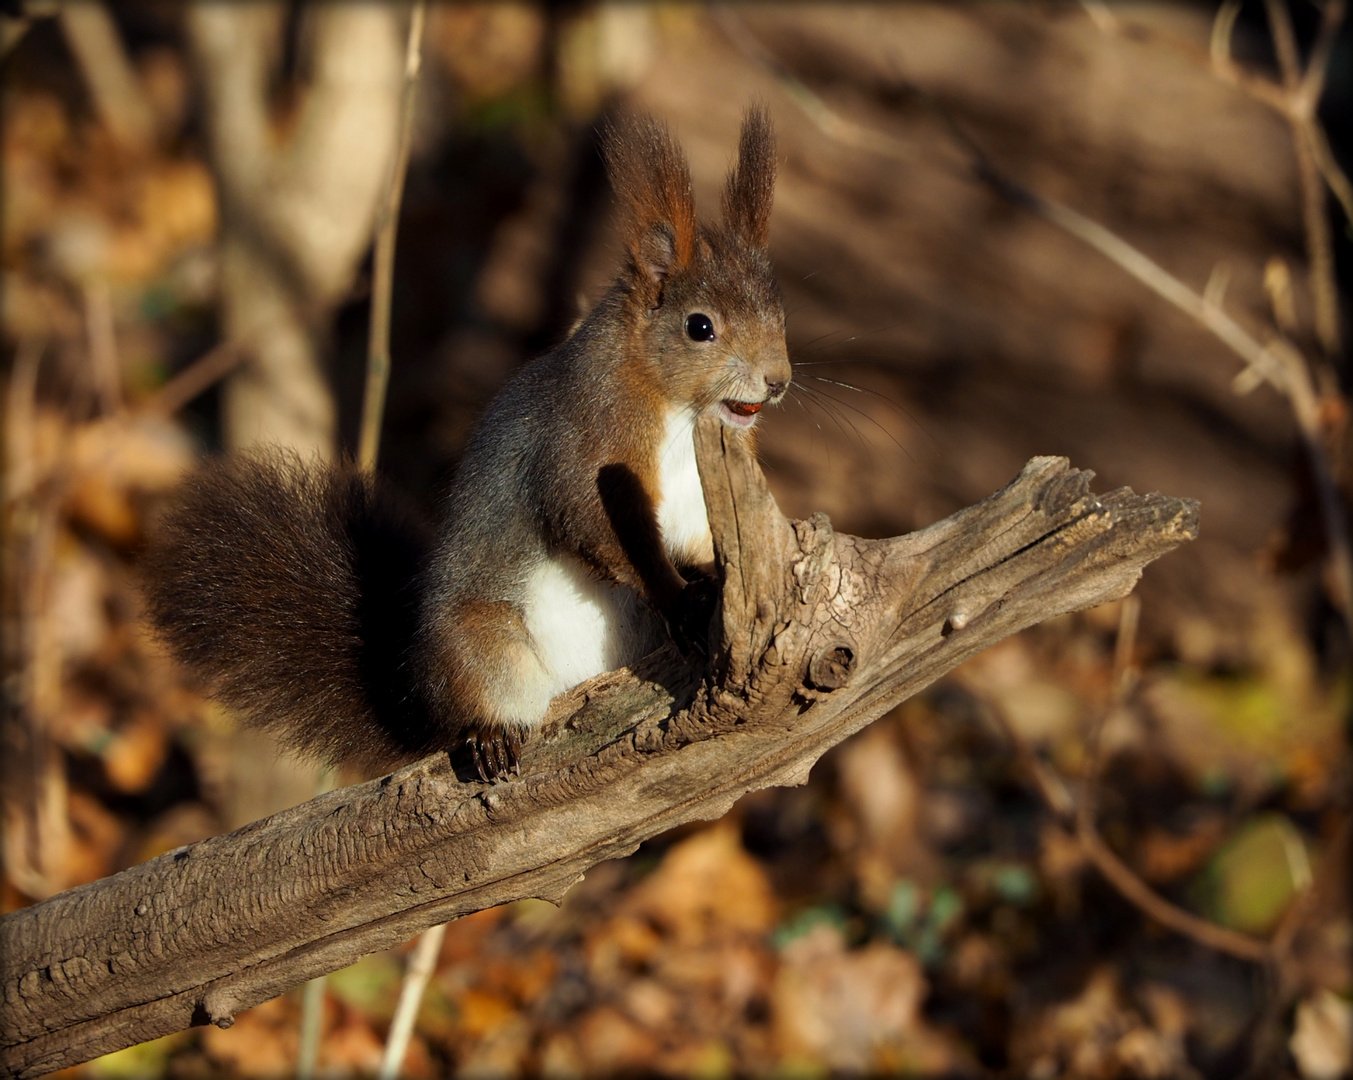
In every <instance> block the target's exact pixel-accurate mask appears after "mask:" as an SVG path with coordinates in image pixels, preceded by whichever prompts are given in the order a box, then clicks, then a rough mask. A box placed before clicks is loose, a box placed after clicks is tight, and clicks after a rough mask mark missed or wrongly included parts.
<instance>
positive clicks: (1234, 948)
mask: <svg viewBox="0 0 1353 1080" xmlns="http://www.w3.org/2000/svg"><path fill="white" fill-rule="evenodd" d="M982 700H983V702H984V704H985V705H986V707H987V709H988V710H989V712H990V715H991V717H992V719H994V720H995V722H996V724H997V725H998V726H999V727H1000V728H1001V730H1002V731H1003V732H1004V733H1005V736H1006V739H1007V741H1008V742H1009V743H1010V746H1011V748H1012V749H1013V750H1014V752H1015V757H1016V759H1017V760H1018V761H1019V763H1020V765H1021V767H1022V768H1023V769H1024V770H1025V772H1026V774H1027V775H1028V777H1029V779H1030V780H1032V781H1033V785H1034V789H1035V790H1036V791H1037V792H1038V797H1039V798H1040V799H1041V800H1042V802H1043V805H1044V806H1046V807H1047V809H1048V810H1049V812H1051V813H1052V815H1053V816H1054V817H1056V818H1057V819H1058V820H1059V821H1062V822H1064V823H1065V824H1067V825H1069V826H1071V827H1072V828H1073V830H1074V835H1075V837H1076V840H1077V842H1078V843H1079V844H1080V847H1081V850H1082V851H1083V852H1084V853H1085V856H1086V858H1088V859H1089V860H1090V862H1091V863H1092V864H1093V865H1094V867H1095V869H1097V870H1098V871H1099V872H1100V874H1102V875H1103V876H1104V879H1105V880H1106V881H1108V883H1109V884H1110V885H1112V886H1113V887H1114V889H1116V890H1117V891H1118V893H1119V895H1121V896H1122V897H1123V898H1124V899H1125V900H1127V901H1128V902H1129V903H1131V904H1132V905H1134V906H1135V907H1137V908H1138V909H1139V910H1141V911H1142V912H1144V913H1145V914H1146V915H1148V916H1150V917H1151V918H1153V919H1155V920H1156V922H1158V923H1160V924H1161V925H1162V926H1165V927H1168V928H1169V929H1171V930H1174V931H1175V932H1177V933H1179V934H1182V935H1183V936H1184V937H1187V938H1190V939H1192V940H1193V941H1196V942H1198V943H1199V944H1201V945H1206V946H1207V947H1208V948H1211V949H1216V950H1217V951H1218V952H1223V953H1226V954H1227V955H1228V956H1236V957H1239V958H1240V959H1242V960H1250V961H1253V962H1255V963H1266V962H1268V960H1269V959H1270V958H1271V954H1270V948H1269V945H1268V944H1267V943H1266V942H1263V941H1260V940H1259V939H1258V938H1252V937H1250V936H1249V935H1247V934H1241V933H1237V932H1236V931H1234V930H1228V929H1227V928H1226V927H1224V926H1219V925H1217V924H1216V923H1213V922H1210V921H1208V920H1207V919H1204V918H1202V917H1201V916H1198V915H1194V914H1193V913H1192V912H1188V911H1185V910H1184V909H1183V908H1181V907H1178V906H1177V905H1175V904H1172V903H1170V901H1168V900H1166V899H1165V898H1164V897H1163V896H1161V895H1160V894H1159V893H1157V892H1156V891H1155V890H1154V889H1152V888H1151V886H1149V885H1147V884H1146V882H1145V881H1143V880H1142V879H1141V878H1140V877H1139V876H1138V875H1137V873H1136V872H1135V871H1134V870H1133V869H1132V868H1131V867H1129V866H1128V865H1127V864H1126V863H1125V862H1123V860H1122V859H1120V858H1119V857H1118V856H1117V855H1115V854H1114V853H1113V851H1112V850H1111V849H1110V848H1109V846H1108V845H1107V844H1106V843H1104V840H1103V838H1101V837H1100V835H1099V831H1098V829H1097V828H1096V827H1095V824H1094V820H1093V813H1092V812H1087V809H1086V807H1087V800H1086V799H1085V797H1084V793H1082V796H1081V797H1080V798H1077V797H1076V796H1074V795H1073V794H1072V793H1071V791H1070V789H1069V788H1068V787H1067V785H1066V782H1065V781H1064V780H1063V779H1062V778H1061V777H1060V776H1059V775H1058V774H1057V772H1056V771H1055V770H1054V769H1052V768H1051V767H1050V766H1049V765H1047V764H1046V763H1045V762H1044V761H1043V760H1042V758H1040V757H1039V756H1038V755H1037V754H1036V753H1035V752H1034V750H1033V748H1032V747H1031V746H1030V745H1029V744H1028V742H1027V740H1025V738H1024V736H1023V735H1021V734H1020V732H1019V731H1018V729H1017V728H1016V727H1015V725H1014V724H1013V723H1011V721H1010V718H1009V716H1007V715H1006V713H1005V710H1004V708H1002V706H1001V705H1000V703H999V702H998V701H996V700H995V699H993V698H991V697H989V696H986V695H983V696H982Z"/></svg>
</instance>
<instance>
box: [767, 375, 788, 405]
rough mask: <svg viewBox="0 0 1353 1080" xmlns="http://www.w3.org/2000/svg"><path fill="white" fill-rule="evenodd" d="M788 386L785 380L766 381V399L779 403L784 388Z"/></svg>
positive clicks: (783, 394)
mask: <svg viewBox="0 0 1353 1080" xmlns="http://www.w3.org/2000/svg"><path fill="white" fill-rule="evenodd" d="M788 385H789V383H788V381H787V380H785V379H767V380H766V397H767V398H768V399H770V400H772V401H779V400H780V399H781V398H782V397H784V396H785V387H786V386H788Z"/></svg>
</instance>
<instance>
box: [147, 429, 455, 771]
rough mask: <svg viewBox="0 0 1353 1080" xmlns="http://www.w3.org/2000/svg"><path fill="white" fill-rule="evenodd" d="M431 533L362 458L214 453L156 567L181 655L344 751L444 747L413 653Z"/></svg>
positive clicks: (153, 581) (286, 730)
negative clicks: (359, 464)
mask: <svg viewBox="0 0 1353 1080" xmlns="http://www.w3.org/2000/svg"><path fill="white" fill-rule="evenodd" d="M429 545H430V534H429V531H428V529H427V528H426V526H424V525H423V524H422V523H421V522H420V521H419V520H418V519H417V518H416V517H415V516H414V515H413V514H412V513H410V512H409V511H407V510H406V509H405V508H404V507H403V506H402V505H401V504H399V503H397V502H396V501H395V500H394V499H393V498H392V497H391V496H390V495H389V494H388V493H386V492H383V491H382V490H381V489H380V488H379V487H377V486H376V485H375V484H374V483H373V481H372V480H371V478H370V477H368V476H366V475H364V474H363V473H361V472H360V471H359V470H358V469H357V468H356V467H355V466H354V465H352V464H351V463H347V464H341V465H338V466H323V467H314V468H308V467H306V466H304V465H302V464H301V463H300V462H299V461H298V460H297V459H296V458H294V457H289V456H285V455H282V454H279V453H273V454H269V455H258V456H241V457H235V458H228V459H222V460H219V461H214V462H211V463H209V464H207V465H205V466H203V467H201V468H199V469H198V470H197V472H196V473H194V474H193V475H192V476H191V477H190V478H189V480H188V481H187V482H186V483H185V485H184V486H183V489H182V492H181V494H180V498H179V500H178V502H177V503H176V504H175V505H174V506H173V507H172V509H170V510H169V511H168V512H167V514H166V515H165V516H164V518H163V519H162V520H161V522H160V523H159V527H158V528H157V529H156V531H155V534H154V536H153V537H152V541H151V545H150V548H149V551H148V553H147V558H146V560H145V564H144V567H143V578H144V581H145V585H146V592H147V596H148V601H149V607H150V612H151V615H152V617H153V619H154V621H155V623H156V625H157V627H158V628H159V630H160V632H161V634H162V635H163V637H164V639H165V641H166V642H167V643H168V644H169V646H170V648H171V649H172V651H173V652H174V654H175V655H176V656H177V657H178V658H179V659H180V660H182V661H183V662H184V663H185V664H186V665H187V666H188V667H189V668H190V669H191V670H192V671H194V672H195V673H197V674H198V675H199V676H201V677H203V678H205V679H206V680H207V681H208V682H209V683H210V684H211V685H212V687H213V688H214V689H215V691H216V692H217V693H218V694H219V696H220V697H221V699H222V700H224V701H225V702H227V703H228V704H229V705H231V706H233V707H235V708H237V709H239V710H240V711H241V712H242V713H243V714H244V716H245V717H246V718H247V719H248V720H249V722H250V723H252V724H254V725H256V726H259V727H264V728H267V729H269V730H272V731H274V732H275V733H276V734H278V735H280V736H281V737H282V738H283V739H284V740H285V741H286V742H287V743H288V744H289V745H290V746H291V747H292V748H294V749H296V750H298V751H300V752H301V753H304V754H307V755H309V756H312V757H320V758H323V759H326V760H329V761H331V762H332V763H334V764H338V763H352V764H356V765H358V766H360V767H364V768H382V767H389V766H391V765H393V764H395V763H397V762H399V761H401V760H404V759H408V758H410V757H412V756H414V755H416V754H419V753H422V752H428V751H430V750H432V749H434V748H435V747H436V746H437V745H438V744H439V742H444V741H445V740H444V739H442V740H438V738H437V731H436V730H435V727H434V725H433V723H432V722H431V721H430V719H429V717H428V715H427V713H426V710H425V708H424V706H423V704H422V694H421V693H420V687H419V685H418V681H417V679H416V677H415V676H414V674H413V671H412V669H411V668H410V666H409V655H410V643H411V641H412V637H413V633H414V630H415V628H416V625H417V595H416V586H417V580H418V577H419V574H420V573H421V572H422V569H423V567H424V565H425V563H426V560H427V557H428V553H429V550H430V546H429Z"/></svg>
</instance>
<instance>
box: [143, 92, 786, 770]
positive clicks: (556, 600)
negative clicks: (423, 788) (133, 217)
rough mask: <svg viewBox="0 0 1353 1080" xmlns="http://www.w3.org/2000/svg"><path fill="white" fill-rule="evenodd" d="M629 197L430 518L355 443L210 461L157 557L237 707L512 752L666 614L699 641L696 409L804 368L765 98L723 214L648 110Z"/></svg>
mask: <svg viewBox="0 0 1353 1080" xmlns="http://www.w3.org/2000/svg"><path fill="white" fill-rule="evenodd" d="M604 150H605V157H606V164H607V170H608V173H609V176H610V178H611V183H612V187H613V188H614V190H615V194H616V196H617V199H618V200H619V203H620V205H621V209H622V212H623V226H622V235H623V238H624V249H625V259H624V264H623V266H622V268H621V271H620V274H619V276H618V278H617V279H616V281H615V283H614V284H613V285H612V286H611V287H610V289H609V290H608V291H607V292H606V294H605V295H604V296H603V297H602V298H601V300H600V301H599V302H598V304H597V305H596V307H595V308H593V309H592V311H591V312H590V313H589V314H588V315H587V317H586V318H585V319H583V320H582V321H581V322H580V323H579V324H578V325H577V327H576V328H575V329H574V330H573V331H572V333H571V334H570V335H569V336H568V338H567V339H566V340H565V341H564V342H563V343H562V344H560V345H559V346H558V347H557V348H555V349H554V350H553V351H551V352H549V353H546V354H545V355H543V356H540V357H537V358H536V359H535V360H533V361H531V362H530V363H528V364H526V365H525V366H524V367H522V368H521V369H520V370H519V371H517V372H516V373H515V374H514V376H513V377H512V378H511V379H510V380H509V381H508V382H507V384H506V385H505V386H504V387H503V388H502V390H501V391H500V392H499V393H498V394H497V396H496V397H495V398H494V399H493V400H492V401H491V402H490V403H489V405H488V407H487V408H486V409H485V411H484V414H483V416H482V417H481V418H480V419H479V421H478V424H477V425H476V427H475V429H474V432H473V434H472V435H471V438H470V441H469V445H468V446H467V448H466V450H465V453H464V455H463V457H462V458H461V461H460V463H459V466H458V469H457V471H456V473H455V477H454V480H453V482H452V485H451V489H450V492H449V495H448V496H447V498H446V500H445V505H444V506H443V507H442V519H443V524H442V525H441V527H440V530H439V531H438V533H437V534H436V535H435V537H433V538H431V539H429V538H428V537H427V536H426V535H423V534H422V533H421V532H420V530H419V528H418V527H417V525H416V523H415V522H414V521H413V520H412V519H410V518H409V517H408V516H407V515H405V514H403V513H401V511H400V510H399V508H398V507H396V506H394V504H393V503H392V502H391V501H390V500H389V498H388V497H387V496H386V495H385V494H384V493H383V492H382V491H381V490H380V489H379V488H377V487H376V486H375V484H374V482H373V481H372V480H371V479H370V478H369V477H367V476H365V475H363V474H362V473H361V472H359V471H358V470H357V469H356V467H355V466H353V465H351V464H347V465H336V466H326V467H322V468H319V469H311V468H305V467H302V466H300V465H299V464H297V463H295V462H294V461H288V460H286V459H285V458H282V457H279V456H278V455H272V456H268V455H252V456H242V457H236V458H233V459H227V460H225V461H224V462H220V463H215V464H211V465H208V466H205V467H203V468H201V469H199V470H198V471H197V473H196V474H195V475H194V476H193V477H192V478H191V479H190V480H189V481H188V483H187V484H186V485H185V488H184V493H183V495H182V497H181V498H180V500H179V501H178V502H177V504H176V505H174V506H173V507H171V508H170V510H169V511H168V513H167V514H166V517H165V519H164V520H163V521H162V523H161V526H160V528H159V530H158V535H157V537H156V538H155V539H154V540H153V542H152V547H151V550H150V555H149V558H148V559H147V560H146V567H147V573H146V577H147V582H148V589H147V592H148V600H149V608H150V611H151V615H152V617H153V619H154V621H155V622H156V623H157V625H158V627H159V629H160V631H161V633H162V634H163V636H164V637H165V639H166V640H167V642H168V644H169V646H170V647H171V649H172V650H173V651H174V652H175V653H177V655H178V656H179V657H180V658H181V659H183V660H184V661H186V662H187V663H188V665H189V666H190V668H193V669H195V670H196V671H197V672H198V673H199V674H201V675H203V676H205V677H206V678H207V679H208V680H209V681H211V682H212V683H214V684H215V685H216V688H217V690H218V692H219V694H220V696H221V697H222V698H223V699H224V700H225V701H227V703H229V704H232V705H234V706H236V707H238V708H240V709H241V710H242V711H243V713H244V714H245V716H246V718H247V719H249V720H250V721H251V722H254V723H258V724H260V725H263V726H266V727H268V728H270V729H273V730H276V731H278V732H279V734H281V735H282V736H283V738H284V739H285V740H286V741H287V742H289V743H290V744H291V745H292V746H293V747H294V748H297V749H299V750H301V751H303V752H307V753H310V754H313V755H317V756H319V757H322V758H325V759H327V760H329V761H330V762H332V763H334V764H344V763H353V764H358V765H361V766H364V767H366V768H382V769H383V768H387V767H390V766H392V765H394V764H397V763H399V762H400V761H404V760H409V759H411V758H412V757H414V756H415V755H418V754H422V753H429V752H432V751H433V750H437V749H452V748H454V746H455V745H456V744H458V743H460V742H464V743H466V744H468V747H469V749H470V751H471V754H472V756H473V760H474V765H475V767H476V768H477V770H478V772H479V774H480V776H481V777H482V778H484V779H486V780H488V779H495V778H498V777H501V776H504V775H506V774H507V773H509V772H510V771H512V770H513V769H514V768H517V767H518V755H519V752H520V749H521V745H522V740H523V738H524V737H525V736H526V734H527V733H528V732H530V731H531V730H532V729H533V728H535V727H538V726H539V724H540V722H541V720H542V718H543V716H544V714H545V710H546V707H547V706H548V704H549V702H550V700H551V699H552V698H553V697H555V696H556V695H557V694H559V693H562V692H563V691H565V690H567V689H569V688H570V687H572V686H575V685H577V684H578V683H580V682H582V681H583V680H585V679H588V678H590V677H592V676H594V675H598V674H600V673H601V672H603V671H608V670H612V669H615V668H619V667H622V666H625V665H626V664H629V663H631V662H633V661H635V660H637V659H638V658H640V657H642V656H644V655H645V654H647V653H648V652H650V651H652V650H653V649H654V648H657V647H658V646H659V645H661V644H662V642H663V640H664V634H665V633H666V634H670V635H671V636H672V637H673V638H674V640H675V641H676V643H677V644H678V646H680V647H681V648H682V649H683V651H685V652H687V653H689V652H692V651H700V650H702V649H703V643H704V639H705V638H707V636H708V628H709V620H710V616H711V613H712V602H713V596H712V588H713V587H712V584H711V582H712V570H713V558H714V551H713V545H712V541H711V538H710V531H709V522H708V520H707V518H706V513H705V504H704V496H703V492H702V488H701V485H700V477H699V473H698V472H697V470H696V464H695V446H694V423H695V419H696V417H697V416H699V415H701V414H705V413H711V414H713V415H715V416H717V417H719V419H720V420H722V421H723V423H724V424H725V425H727V427H728V428H729V429H731V431H732V432H733V433H734V435H735V437H737V438H740V439H744V440H747V441H748V442H751V441H752V440H753V438H754V434H755V432H754V429H755V425H756V423H757V420H758V417H759V413H760V411H761V409H762V407H763V406H764V405H766V404H772V403H776V402H779V401H780V399H781V398H782V397H783V396H784V394H785V391H786V389H787V388H788V386H789V382H790V364H789V358H788V354H787V352H786V348H785V316H784V307H783V304H782V302H781V299H780V294H779V291H778V289H777V287H776V285H775V281H774V278H773V276H772V274H771V267H770V259H769V255H768V251H767V236H768V230H769V218H770V209H771V198H772V193H773V189H774V183H775V142H774V136H773V133H772V130H771V124H770V120H769V117H768V115H767V114H766V112H765V110H764V109H762V108H752V109H750V110H748V112H747V114H746V115H745V117H744V119H743V124H742V132H741V138H740V142H739V147H738V159H737V163H736V165H735V166H734V167H733V169H732V170H731V171H730V173H729V175H728V179H727V183H726V186H725V189H724V195H723V223H722V224H721V225H707V224H704V223H701V222H697V220H696V216H695V205H694V201H693V199H692V195H691V182H690V170H689V167H688V165H687V163H686V159H685V156H684V155H683V154H682V152H681V150H680V149H679V147H678V146H677V145H676V143H675V141H674V140H673V138H672V136H671V135H670V133H669V132H668V130H667V128H666V127H665V126H664V125H662V124H661V123H660V122H658V121H656V120H653V119H648V118H630V119H627V120H624V121H620V122H618V123H617V124H615V125H613V126H612V127H611V128H610V129H609V130H608V131H607V133H606V138H605V141H604Z"/></svg>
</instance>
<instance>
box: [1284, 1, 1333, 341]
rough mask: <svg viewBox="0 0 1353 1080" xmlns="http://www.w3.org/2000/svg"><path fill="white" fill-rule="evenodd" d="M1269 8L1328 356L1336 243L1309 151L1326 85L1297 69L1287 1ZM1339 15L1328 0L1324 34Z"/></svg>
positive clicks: (1319, 75) (1322, 58)
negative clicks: (1320, 98)
mask: <svg viewBox="0 0 1353 1080" xmlns="http://www.w3.org/2000/svg"><path fill="white" fill-rule="evenodd" d="M1264 7H1265V10H1266V11H1267V12H1268V25H1269V31H1270V32H1271V33H1272V35H1273V45H1274V49H1275V51H1276V52H1277V54H1278V67H1279V70H1280V71H1281V72H1282V81H1283V90H1284V92H1285V94H1286V97H1287V102H1288V107H1287V109H1286V110H1285V112H1284V115H1285V116H1286V118H1287V122H1288V125H1289V126H1290V127H1291V129H1292V149H1293V152H1294V153H1295V155H1296V160H1297V178H1298V181H1299V183H1300V186H1301V216H1302V221H1303V223H1304V225H1305V229H1306V254H1307V257H1308V258H1309V259H1310V263H1311V270H1310V278H1311V296H1312V298H1313V299H1314V302H1315V333H1316V338H1317V340H1319V342H1320V347H1321V348H1322V349H1323V350H1324V351H1325V355H1326V356H1333V355H1335V354H1336V353H1337V352H1338V351H1339V297H1338V293H1337V291H1336V287H1335V278H1334V241H1333V238H1332V237H1331V236H1330V225H1329V215H1328V214H1326V213H1325V184H1324V182H1323V178H1322V177H1321V175H1320V167H1319V165H1318V164H1317V162H1316V155H1315V151H1314V149H1313V146H1312V144H1313V139H1312V137H1311V133H1310V132H1311V128H1312V127H1313V126H1315V125H1317V124H1318V123H1319V121H1318V120H1317V119H1316V106H1317V104H1318V103H1319V97H1320V92H1321V90H1322V89H1323V87H1324V81H1325V75H1324V72H1323V70H1315V69H1314V67H1312V69H1310V70H1307V71H1306V72H1303V71H1302V68H1301V56H1300V54H1299V53H1298V51H1297V41H1296V35H1295V34H1294V33H1293V30H1292V19H1291V16H1290V15H1289V14H1288V12H1287V4H1286V0H1264ZM1342 18H1343V4H1342V3H1341V2H1340V0H1329V2H1328V3H1327V4H1326V5H1325V18H1324V20H1323V24H1322V30H1323V31H1325V33H1324V34H1322V37H1327V36H1329V34H1331V33H1332V32H1333V31H1334V30H1337V28H1338V25H1339V22H1340V21H1341V20H1342ZM1329 55H1330V48H1329V46H1328V44H1322V45H1321V46H1320V48H1319V50H1318V55H1317V53H1314V52H1313V54H1312V61H1313V64H1314V62H1315V61H1317V60H1318V61H1319V63H1320V65H1321V67H1322V68H1323V66H1324V65H1325V64H1327V63H1328V61H1329Z"/></svg>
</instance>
